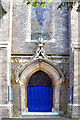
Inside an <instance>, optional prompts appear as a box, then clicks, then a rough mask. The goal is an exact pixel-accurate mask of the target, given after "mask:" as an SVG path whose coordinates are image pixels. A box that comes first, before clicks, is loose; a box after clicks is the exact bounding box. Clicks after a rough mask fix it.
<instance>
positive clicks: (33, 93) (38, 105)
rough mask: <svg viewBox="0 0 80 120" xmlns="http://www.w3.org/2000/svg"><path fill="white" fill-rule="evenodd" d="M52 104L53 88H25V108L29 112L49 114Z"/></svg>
mask: <svg viewBox="0 0 80 120" xmlns="http://www.w3.org/2000/svg"><path fill="white" fill-rule="evenodd" d="M52 103H53V87H50V86H49V87H47V86H32V87H31V86H29V87H27V107H28V111H29V112H51V111H52Z"/></svg>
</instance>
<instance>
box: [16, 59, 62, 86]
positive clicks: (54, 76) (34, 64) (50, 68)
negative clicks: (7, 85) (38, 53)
mask: <svg viewBox="0 0 80 120" xmlns="http://www.w3.org/2000/svg"><path fill="white" fill-rule="evenodd" d="M38 70H42V71H44V72H45V73H47V74H48V75H49V76H50V78H51V80H52V84H53V85H55V84H62V83H63V82H64V75H63V73H62V72H61V70H60V69H59V68H58V67H57V66H56V65H54V64H53V63H52V62H50V61H49V60H45V59H41V60H40V59H36V60H33V61H31V62H29V63H25V65H24V66H23V67H22V68H21V69H19V70H18V73H17V76H16V82H18V83H20V84H21V85H25V84H26V85H27V83H28V80H29V78H30V76H31V75H32V74H33V73H35V72H37V71H38Z"/></svg>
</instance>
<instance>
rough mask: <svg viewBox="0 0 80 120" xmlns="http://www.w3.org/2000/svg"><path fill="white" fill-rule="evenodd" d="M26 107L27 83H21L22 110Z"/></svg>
mask: <svg viewBox="0 0 80 120" xmlns="http://www.w3.org/2000/svg"><path fill="white" fill-rule="evenodd" d="M25 109H26V89H25V85H21V111H24V110H25Z"/></svg>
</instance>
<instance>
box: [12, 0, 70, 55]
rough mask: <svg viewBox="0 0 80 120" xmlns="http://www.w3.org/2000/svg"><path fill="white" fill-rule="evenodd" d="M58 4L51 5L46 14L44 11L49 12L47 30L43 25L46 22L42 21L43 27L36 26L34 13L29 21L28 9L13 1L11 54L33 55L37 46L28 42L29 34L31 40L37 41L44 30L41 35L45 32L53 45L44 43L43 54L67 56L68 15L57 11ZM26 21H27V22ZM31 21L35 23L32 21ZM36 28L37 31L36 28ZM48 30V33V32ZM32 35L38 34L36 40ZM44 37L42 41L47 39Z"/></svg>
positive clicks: (20, 2) (22, 4)
mask: <svg viewBox="0 0 80 120" xmlns="http://www.w3.org/2000/svg"><path fill="white" fill-rule="evenodd" d="M59 4H60V3H58V2H54V3H51V5H50V9H49V10H48V11H47V12H46V11H45V14H47V13H48V12H50V18H49V19H50V20H49V21H48V22H49V25H50V28H47V25H45V24H47V23H45V21H46V20H44V21H43V27H40V26H38V25H37V24H39V23H38V22H37V20H36V19H37V18H36V12H34V14H33V16H32V19H31V20H30V16H31V14H30V13H28V11H30V8H28V7H27V6H26V5H25V4H24V3H23V2H22V1H21V0H19V1H17V0H16V1H14V4H13V36H12V39H13V41H12V54H34V53H35V51H36V48H37V45H36V44H35V43H33V42H29V40H30V36H31V33H32V36H33V38H31V39H35V40H36V39H37V40H38V39H39V36H41V35H40V34H39V33H40V31H41V30H43V28H45V29H44V30H43V33H41V34H44V33H45V31H46V32H47V33H48V34H50V35H49V36H50V39H55V45H54V42H52V43H48V42H46V44H45V45H44V49H45V52H46V53H47V54H64V55H65V54H67V55H68V54H69V40H68V13H67V11H66V9H65V8H64V9H63V10H57V7H58V5H59ZM34 11H35V10H34ZM30 12H31V11H30ZM27 19H29V21H28V22H27ZM33 19H34V20H35V21H33ZM47 19H48V18H47ZM30 22H31V23H30ZM33 24H34V26H35V27H34V26H33ZM28 25H29V26H28ZM31 25H32V26H31ZM37 26H38V31H37V28H36V27H37ZM32 27H33V28H32ZM28 29H29V31H28ZM49 29H50V31H48V30H49ZM34 33H35V34H39V35H38V37H37V38H36V35H34ZM45 34H46V33H45ZM28 37H29V38H28ZM45 37H46V38H44V39H48V38H47V36H46V35H45ZM34 42H36V41H34Z"/></svg>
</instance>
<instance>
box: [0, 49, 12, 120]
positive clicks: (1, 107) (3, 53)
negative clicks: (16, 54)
mask: <svg viewBox="0 0 80 120" xmlns="http://www.w3.org/2000/svg"><path fill="white" fill-rule="evenodd" d="M9 113H10V110H9V104H8V76H7V48H6V47H0V118H1V117H4V116H5V117H9Z"/></svg>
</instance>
